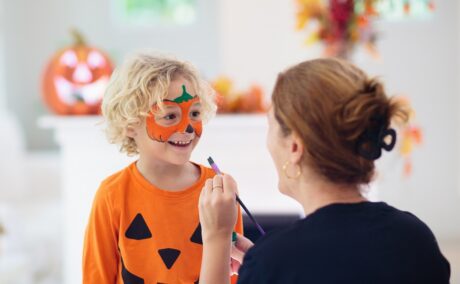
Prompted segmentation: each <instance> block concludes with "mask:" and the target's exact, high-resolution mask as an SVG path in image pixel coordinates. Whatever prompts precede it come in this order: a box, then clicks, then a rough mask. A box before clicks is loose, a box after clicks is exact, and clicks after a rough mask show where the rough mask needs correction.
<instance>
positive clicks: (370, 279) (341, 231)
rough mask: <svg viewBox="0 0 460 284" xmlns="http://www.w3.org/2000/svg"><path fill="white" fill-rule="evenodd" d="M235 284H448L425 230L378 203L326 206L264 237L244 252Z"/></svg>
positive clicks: (444, 262) (434, 244)
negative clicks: (236, 283)
mask: <svg viewBox="0 0 460 284" xmlns="http://www.w3.org/2000/svg"><path fill="white" fill-rule="evenodd" d="M239 273H240V276H239V281H238V283H244V284H246V283H251V284H256V283H257V284H261V283H270V284H272V283H280V284H281V283H282V284H288V283H321V284H327V283H341V284H342V283H352V284H360V283H365V284H374V283H385V284H388V283H391V284H397V283H404V284H406V283H416V284H420V283H433V284H443V283H449V278H450V265H449V262H448V261H447V260H446V259H445V258H444V256H443V255H442V254H441V252H440V250H439V247H438V244H437V242H436V239H435V237H434V235H433V233H432V232H431V230H430V229H429V228H428V227H427V225H425V224H424V223H423V222H422V221H420V220H419V219H418V218H417V217H415V216H414V215H412V214H411V213H409V212H403V211H400V210H398V209H396V208H394V207H391V206H389V205H387V204H386V203H384V202H376V203H374V202H362V203H355V204H332V205H328V206H325V207H323V208H320V209H318V210H317V211H315V212H314V213H312V214H310V215H309V216H307V217H306V218H304V219H302V220H299V221H297V222H296V223H294V224H293V225H291V226H289V227H287V228H284V229H281V230H279V231H274V232H271V233H268V234H267V235H266V236H264V237H262V238H261V239H260V240H259V241H258V242H257V243H256V244H255V245H254V247H252V248H251V249H250V250H249V251H248V252H247V253H246V256H245V258H244V261H243V265H242V267H241V269H240V271H239Z"/></svg>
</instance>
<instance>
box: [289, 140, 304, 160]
mask: <svg viewBox="0 0 460 284" xmlns="http://www.w3.org/2000/svg"><path fill="white" fill-rule="evenodd" d="M289 140H290V141H289V144H288V147H289V150H290V151H289V156H290V158H289V160H290V161H291V163H293V164H298V163H300V161H301V160H302V156H303V153H304V150H305V147H304V145H303V143H302V139H300V137H299V136H298V135H297V134H296V133H292V134H291V137H290V139H289Z"/></svg>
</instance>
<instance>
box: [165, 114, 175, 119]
mask: <svg viewBox="0 0 460 284" xmlns="http://www.w3.org/2000/svg"><path fill="white" fill-rule="evenodd" d="M163 118H164V119H166V120H173V119H175V118H176V115H175V114H168V115H166V116H164V117H163Z"/></svg>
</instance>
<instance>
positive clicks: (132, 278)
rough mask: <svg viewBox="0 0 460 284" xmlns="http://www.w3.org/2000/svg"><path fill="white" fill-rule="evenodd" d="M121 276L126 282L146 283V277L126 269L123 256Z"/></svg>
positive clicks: (129, 283)
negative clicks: (143, 277)
mask: <svg viewBox="0 0 460 284" xmlns="http://www.w3.org/2000/svg"><path fill="white" fill-rule="evenodd" d="M121 278H123V283H124V284H144V279H142V278H140V277H139V276H136V275H134V274H132V273H131V272H129V271H128V270H127V269H126V267H125V263H124V261H123V258H122V259H121Z"/></svg>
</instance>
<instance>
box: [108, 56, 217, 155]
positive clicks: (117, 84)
mask: <svg viewBox="0 0 460 284" xmlns="http://www.w3.org/2000/svg"><path fill="white" fill-rule="evenodd" d="M185 86H186V90H185V91H184V90H183V88H184V87H185ZM184 94H185V95H188V96H189V95H190V94H191V95H192V97H193V96H195V95H196V96H197V98H195V100H199V112H200V121H201V119H203V120H205V121H206V120H207V119H209V118H210V117H211V116H212V115H213V114H214V113H215V110H216V106H215V103H214V98H213V94H214V93H213V91H212V89H211V87H210V86H209V84H207V83H206V82H205V81H203V80H202V79H201V78H200V77H199V75H198V72H197V71H196V70H195V68H194V67H193V66H192V65H191V64H189V63H187V62H184V61H180V60H178V59H175V58H172V57H168V56H165V55H160V54H156V53H152V52H137V53H134V54H132V55H131V56H130V57H128V58H127V59H126V60H125V62H124V63H123V64H122V65H121V66H120V67H119V68H117V69H116V70H115V72H114V74H113V75H112V78H111V81H110V84H109V86H108V88H107V90H106V93H105V96H104V100H103V104H102V113H103V115H104V117H105V120H106V123H107V128H106V133H107V136H108V138H109V140H110V142H112V143H115V144H119V145H120V146H121V151H123V152H126V153H127V154H128V155H134V154H137V153H138V152H139V146H140V145H138V144H139V141H138V143H136V139H135V137H133V135H130V133H129V131H128V130H130V129H131V128H133V127H137V129H139V130H142V129H143V130H147V131H148V129H147V128H148V126H149V125H147V123H146V120H148V119H150V120H152V123H151V125H157V124H158V125H162V126H164V127H166V126H171V125H163V124H162V122H161V121H158V123H155V122H154V120H155V121H156V118H157V117H158V116H161V115H162V114H165V116H166V111H167V110H168V109H170V108H172V107H171V106H169V105H166V104H165V101H167V100H169V101H173V100H174V99H175V98H176V97H178V96H181V95H184ZM176 95H177V96H176ZM182 101H183V100H182ZM182 101H181V102H182ZM170 104H173V103H170ZM179 105H181V104H178V106H179ZM153 106H155V107H154V108H153ZM176 108H177V109H179V110H180V108H179V107H176ZM192 108H193V107H192ZM192 108H190V110H192V111H193V113H194V114H193V115H195V113H196V111H197V110H195V108H193V109H192ZM176 112H177V111H176ZM179 112H180V111H179ZM181 115H182V116H184V115H188V114H181ZM174 116H175V119H176V120H178V122H180V121H182V120H184V119H182V120H181V119H180V118H178V115H177V114H174ZM171 117H172V116H168V119H169V118H171ZM154 118H155V119H154ZM169 122H171V120H169V121H168V123H169ZM164 127H163V128H164ZM150 128H152V127H150ZM176 128H177V127H176ZM163 130H164V129H161V131H160V132H159V133H160V134H161V133H162V132H165V131H163ZM150 132H152V131H149V133H143V134H148V135H144V136H146V137H150V138H151V140H156V141H155V142H157V143H162V142H164V143H162V144H167V143H165V142H167V141H166V140H167V139H165V141H160V142H158V141H157V140H159V139H160V138H158V137H157V136H158V135H154V134H155V133H153V132H155V131H153V132H152V133H150ZM167 134H168V137H169V136H171V137H173V138H174V136H172V133H167ZM198 137H199V134H198ZM171 139H172V138H171ZM175 139H176V140H181V139H179V138H175ZM147 144H150V143H147ZM195 144H196V143H195ZM163 146H166V145H163Z"/></svg>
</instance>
